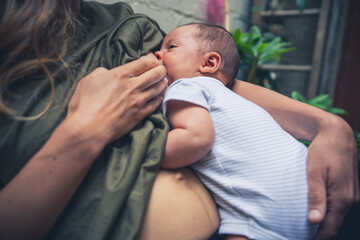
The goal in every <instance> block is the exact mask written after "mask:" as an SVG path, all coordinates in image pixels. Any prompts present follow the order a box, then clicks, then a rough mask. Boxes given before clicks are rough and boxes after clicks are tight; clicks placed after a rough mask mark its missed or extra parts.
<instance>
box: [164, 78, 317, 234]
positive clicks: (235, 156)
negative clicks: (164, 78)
mask: <svg viewBox="0 0 360 240" xmlns="http://www.w3.org/2000/svg"><path fill="white" fill-rule="evenodd" d="M169 100H182V101H187V102H191V103H193V104H197V105H199V106H202V107H204V108H206V109H207V110H208V111H209V113H210V115H211V118H212V121H213V123H214V126H215V134H216V136H215V142H214V144H213V146H212V149H211V151H210V152H209V153H208V154H207V155H206V156H205V157H204V158H202V159H201V160H199V161H197V162H196V163H194V164H192V165H191V167H192V168H193V169H194V170H195V171H196V173H197V175H198V176H199V178H200V179H201V181H202V182H203V183H204V184H205V185H206V186H207V187H208V188H209V189H210V191H211V193H212V195H213V197H214V199H215V201H216V203H217V205H218V207H219V213H220V219H221V223H220V228H219V233H220V234H234V235H244V236H247V237H248V238H250V239H272V240H273V239H277V240H278V239H279V240H280V239H297V240H298V239H312V238H313V237H314V235H315V233H316V230H317V225H312V224H310V223H309V222H308V220H307V193H308V187H307V176H306V156H307V148H306V147H305V146H304V145H303V144H301V143H299V142H298V141H297V140H296V139H294V138H293V137H292V136H290V135H289V134H288V133H287V132H285V131H284V130H283V129H282V128H281V127H280V126H279V125H278V124H277V123H276V122H275V121H274V119H273V118H272V117H271V116H270V115H269V114H268V113H267V112H266V111H265V110H263V109H262V108H260V107H259V106H257V105H256V104H254V103H252V102H250V101H248V100H246V99H244V98H243V97H241V96H239V95H237V94H236V93H234V92H232V91H231V90H229V89H228V88H226V87H225V86H224V85H223V84H222V83H221V82H220V81H219V80H217V79H214V78H209V77H195V78H188V79H180V80H177V81H175V82H174V83H173V84H171V85H170V87H169V88H168V90H167V92H166V94H165V98H164V103H163V109H164V114H165V113H166V102H167V101H169Z"/></svg>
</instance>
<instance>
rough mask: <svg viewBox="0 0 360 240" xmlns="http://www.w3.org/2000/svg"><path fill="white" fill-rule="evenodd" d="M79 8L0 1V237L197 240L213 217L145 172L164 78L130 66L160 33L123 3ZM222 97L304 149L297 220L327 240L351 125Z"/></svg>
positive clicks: (263, 101)
mask: <svg viewBox="0 0 360 240" xmlns="http://www.w3.org/2000/svg"><path fill="white" fill-rule="evenodd" d="M80 3H81V1H77V2H76V3H75V1H71V0H34V1H25V2H24V1H10V0H8V1H2V2H1V3H0V9H1V10H0V11H2V12H1V16H2V18H1V27H0V35H1V36H2V37H1V40H0V49H1V50H0V52H1V55H0V56H1V59H0V79H1V85H0V87H1V101H0V111H1V116H0V117H1V118H0V121H1V124H0V134H1V136H2V139H1V142H0V166H1V167H0V179H1V182H0V184H1V192H0V233H1V234H0V235H1V236H3V237H4V238H5V239H24V238H27V239H42V238H45V237H46V238H48V239H113V238H117V239H134V238H135V237H136V236H137V234H138V233H139V231H140V229H142V230H141V231H140V235H138V238H140V239H146V238H147V237H148V238H149V239H151V238H153V239H154V238H155V239H161V238H163V239H169V236H170V239H176V238H179V239H180V238H181V239H192V238H193V239H196V238H197V239H199V238H204V239H205V238H207V237H208V236H210V235H211V233H212V232H213V231H214V230H215V229H216V227H217V221H218V219H217V214H216V208H215V206H214V204H213V202H212V200H211V198H209V196H208V194H207V192H206V190H205V189H204V188H203V187H202V185H201V184H200V183H199V182H198V180H197V178H196V177H194V175H193V174H192V173H191V172H190V171H189V170H187V169H183V170H179V171H177V172H166V171H160V172H159V174H157V171H158V166H159V160H160V158H161V154H162V150H163V147H164V143H165V140H166V133H167V130H168V127H167V124H166V121H165V120H164V119H163V118H162V117H161V116H160V114H158V113H156V112H155V113H153V112H154V111H155V110H156V109H157V108H158V106H159V104H160V103H161V100H162V97H161V94H162V92H163V91H164V89H165V88H166V85H167V80H166V78H164V77H165V69H164V68H163V67H162V66H159V63H158V62H157V61H156V59H155V58H153V57H152V56H151V55H148V56H146V57H142V58H141V59H139V60H136V61H134V60H135V59H137V58H139V57H140V56H142V55H145V54H146V53H148V52H151V51H153V50H154V49H156V48H157V47H159V45H160V43H161V40H162V37H163V32H161V30H160V29H159V27H158V25H157V24H156V23H155V22H154V21H152V20H151V19H149V18H147V17H146V16H144V15H141V14H133V13H132V10H131V9H130V8H129V6H128V5H126V4H115V5H112V6H105V5H102V4H97V3H85V2H84V3H82V5H81V8H80ZM129 62H130V63H129ZM119 65H121V66H119ZM233 90H234V91H235V92H237V93H238V94H241V95H242V96H244V97H245V98H248V99H250V100H252V101H254V102H256V103H257V104H258V105H260V106H262V107H263V108H265V109H266V110H267V111H268V112H270V113H271V114H272V115H273V117H274V118H275V119H276V120H277V121H278V122H279V123H280V125H281V126H282V127H283V128H284V129H285V130H287V131H288V132H289V133H290V134H292V135H293V136H295V137H297V138H303V139H308V140H313V143H312V144H311V146H310V149H309V161H308V178H309V192H310V194H309V202H310V206H309V208H310V210H313V211H310V212H309V218H310V220H311V221H312V222H321V221H322V220H323V219H324V221H323V230H320V232H319V238H327V237H331V236H334V235H335V234H336V232H337V230H338V228H339V226H340V224H341V221H342V219H343V217H344V215H345V214H346V212H347V210H348V208H349V207H350V206H351V205H352V204H353V203H354V202H356V201H358V195H359V194H358V186H357V181H356V178H357V173H356V169H357V168H356V160H355V157H356V155H355V145H354V140H353V136H352V131H351V129H350V128H349V126H348V125H347V124H346V123H345V122H344V121H343V120H341V119H340V118H338V117H335V116H333V115H330V114H328V113H325V112H323V111H320V110H317V109H314V108H312V107H309V106H307V105H304V104H301V103H298V102H295V101H292V100H290V99H288V98H286V97H283V96H280V95H278V94H276V93H273V92H271V91H268V90H266V89H263V88H260V87H256V86H253V85H251V84H248V83H245V82H240V81H237V83H236V84H235V85H234V88H233ZM335 141H336V142H335ZM153 183H154V187H153V188H152V185H153ZM152 189H153V191H152ZM325 189H326V190H325ZM150 193H151V196H150ZM326 196H328V199H326ZM149 199H150V202H149V207H148V208H147V206H148V201H149ZM326 201H328V204H329V206H330V207H329V208H328V209H327V208H326ZM179 207H180V209H178V208H179ZM177 209H178V210H177ZM326 210H327V215H326V216H325V212H326ZM146 211H147V212H146ZM145 213H146V215H145ZM143 218H145V222H144V224H143V225H142V219H143ZM163 222H165V223H166V224H164V225H161V226H160V224H161V223H163ZM141 227H142V228H141Z"/></svg>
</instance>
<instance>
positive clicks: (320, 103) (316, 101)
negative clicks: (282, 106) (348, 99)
mask: <svg viewBox="0 0 360 240" xmlns="http://www.w3.org/2000/svg"><path fill="white" fill-rule="evenodd" d="M291 97H292V98H293V99H295V100H298V101H300V102H304V103H307V104H309V105H311V106H314V107H317V108H320V109H322V110H325V111H327V112H329V113H333V114H337V115H345V116H349V113H348V112H347V111H345V110H344V109H341V108H336V107H331V105H332V99H331V98H330V97H329V95H328V94H321V95H319V96H316V97H314V98H313V99H310V100H306V98H305V97H304V96H303V95H302V94H301V93H299V92H297V91H293V92H292V93H291Z"/></svg>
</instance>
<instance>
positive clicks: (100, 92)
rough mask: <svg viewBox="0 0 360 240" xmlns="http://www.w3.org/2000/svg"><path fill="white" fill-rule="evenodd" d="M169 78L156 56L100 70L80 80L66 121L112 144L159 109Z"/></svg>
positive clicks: (149, 55) (148, 56) (150, 55)
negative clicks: (166, 76)
mask: <svg viewBox="0 0 360 240" xmlns="http://www.w3.org/2000/svg"><path fill="white" fill-rule="evenodd" d="M165 74H166V70H165V68H164V67H163V66H161V65H160V64H159V62H158V60H157V59H156V58H155V57H154V56H152V54H148V55H147V56H144V57H142V58H140V59H138V60H136V61H133V62H131V63H128V64H125V65H123V66H120V67H117V68H114V69H111V70H107V69H105V68H97V69H95V70H94V71H93V72H92V73H90V74H89V75H88V76H86V77H84V78H83V79H81V80H80V82H79V84H78V86H77V88H76V90H75V92H74V95H73V97H72V99H71V100H70V103H69V107H68V115H67V117H66V118H67V120H69V119H71V121H72V122H73V123H75V124H76V125H77V126H78V127H80V128H82V127H85V128H87V129H89V130H91V132H92V133H91V136H89V137H93V136H96V137H97V138H98V139H100V140H101V142H104V143H105V144H106V143H109V142H111V141H113V140H115V139H117V138H119V137H121V136H123V135H124V134H126V133H127V132H128V131H129V130H130V129H131V128H133V127H134V126H135V125H136V124H137V123H138V122H139V121H140V120H142V119H143V118H144V117H146V116H147V115H149V114H150V113H152V112H153V111H154V110H156V109H157V108H158V106H159V105H160V104H161V101H162V99H163V97H162V95H161V93H162V92H163V91H164V89H165V88H166V86H167V79H166V78H165Z"/></svg>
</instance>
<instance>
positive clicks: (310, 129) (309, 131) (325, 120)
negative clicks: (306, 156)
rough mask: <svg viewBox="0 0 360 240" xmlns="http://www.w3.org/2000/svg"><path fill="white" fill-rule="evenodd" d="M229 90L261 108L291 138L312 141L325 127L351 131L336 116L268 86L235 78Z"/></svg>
mask: <svg viewBox="0 0 360 240" xmlns="http://www.w3.org/2000/svg"><path fill="white" fill-rule="evenodd" d="M232 90H233V91H234V92H236V93H238V94H239V95H241V96H242V97H244V98H246V99H248V100H250V101H252V102H254V103H255V104H257V105H259V106H260V107H262V108H264V109H265V110H266V111H267V112H269V113H270V114H271V116H272V117H273V118H274V119H275V120H276V121H277V122H278V123H279V124H280V125H281V127H282V128H283V129H285V130H286V131H287V132H288V133H290V134H291V135H292V136H294V137H295V138H298V139H304V140H313V139H314V138H315V137H316V136H317V134H318V133H319V132H320V131H325V130H326V129H332V131H333V130H335V129H340V130H341V131H345V133H346V134H349V133H350V134H351V133H352V131H351V129H350V127H349V126H348V125H347V124H346V122H345V121H344V120H343V119H341V118H340V117H338V116H336V115H333V114H330V113H328V112H325V111H323V110H320V109H318V108H315V107H312V106H310V105H308V104H305V103H302V102H299V101H296V100H294V99H291V98H289V97H286V96H284V95H281V94H279V93H276V92H274V91H271V90H269V89H266V88H263V87H260V86H257V85H254V84H250V83H247V82H244V81H235V84H234V87H233V89H232ZM334 128H335V129H334Z"/></svg>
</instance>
